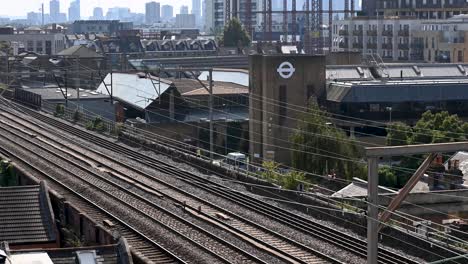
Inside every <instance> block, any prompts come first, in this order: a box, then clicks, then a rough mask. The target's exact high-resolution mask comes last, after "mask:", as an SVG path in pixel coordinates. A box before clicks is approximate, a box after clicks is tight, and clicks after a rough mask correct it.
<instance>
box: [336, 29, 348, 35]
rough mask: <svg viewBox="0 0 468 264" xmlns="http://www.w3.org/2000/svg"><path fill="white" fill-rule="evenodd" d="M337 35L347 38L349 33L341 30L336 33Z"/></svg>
mask: <svg viewBox="0 0 468 264" xmlns="http://www.w3.org/2000/svg"><path fill="white" fill-rule="evenodd" d="M338 34H339V35H340V36H348V35H349V31H348V30H345V29H341V30H340V31H338Z"/></svg>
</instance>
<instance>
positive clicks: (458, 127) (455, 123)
mask: <svg viewBox="0 0 468 264" xmlns="http://www.w3.org/2000/svg"><path fill="white" fill-rule="evenodd" d="M387 132H388V134H387V145H389V146H395V145H403V144H405V143H406V144H411V145H413V144H429V143H447V142H458V141H465V140H467V137H466V136H465V135H466V134H467V133H468V124H467V123H465V122H463V121H462V120H460V118H459V117H458V116H457V115H450V114H449V113H448V112H446V111H444V112H439V113H432V112H431V111H427V112H425V113H424V114H422V116H421V118H420V119H419V120H418V122H417V123H416V124H415V126H414V127H412V128H411V127H409V126H407V125H404V124H401V123H394V124H392V125H390V126H389V127H388V128H387ZM405 137H406V139H405ZM397 159H398V160H400V165H399V166H400V167H404V168H408V169H410V170H408V171H403V170H396V171H395V172H394V173H395V175H396V178H397V179H396V180H397V184H396V185H397V186H396V187H402V186H404V185H405V184H406V182H407V181H408V179H409V178H410V177H411V175H412V173H411V170H415V169H417V168H418V167H419V165H420V163H421V160H423V159H424V156H423V155H413V156H404V157H397Z"/></svg>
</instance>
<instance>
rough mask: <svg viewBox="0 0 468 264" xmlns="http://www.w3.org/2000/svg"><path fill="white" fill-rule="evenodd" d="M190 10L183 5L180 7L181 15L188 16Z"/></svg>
mask: <svg viewBox="0 0 468 264" xmlns="http://www.w3.org/2000/svg"><path fill="white" fill-rule="evenodd" d="M188 10H189V9H188V6H186V5H183V6H181V7H180V14H181V15H188V13H189V12H188Z"/></svg>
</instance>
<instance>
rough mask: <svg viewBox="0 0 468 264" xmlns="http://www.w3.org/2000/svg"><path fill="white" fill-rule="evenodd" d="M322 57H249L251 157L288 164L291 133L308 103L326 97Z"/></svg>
mask: <svg viewBox="0 0 468 264" xmlns="http://www.w3.org/2000/svg"><path fill="white" fill-rule="evenodd" d="M325 68H326V60H325V56H310V55H300V54H297V55H252V56H250V96H249V105H250V107H249V108H250V109H249V127H250V131H249V132H250V148H249V149H250V156H251V157H252V160H253V161H254V162H257V163H261V162H262V160H275V161H278V162H281V163H284V164H289V163H290V161H291V143H290V142H289V141H290V138H291V136H292V133H293V132H294V131H295V130H294V129H295V128H297V120H296V119H298V118H301V116H302V115H303V114H304V112H305V111H306V110H307V108H308V106H309V102H310V100H311V99H312V100H315V98H319V97H322V96H323V94H324V93H325V79H326V78H325Z"/></svg>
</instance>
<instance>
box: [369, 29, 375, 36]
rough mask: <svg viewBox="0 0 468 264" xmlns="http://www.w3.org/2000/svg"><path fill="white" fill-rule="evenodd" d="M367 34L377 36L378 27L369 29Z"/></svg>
mask: <svg viewBox="0 0 468 264" xmlns="http://www.w3.org/2000/svg"><path fill="white" fill-rule="evenodd" d="M367 36H374V37H376V36H377V30H376V29H372V30H367Z"/></svg>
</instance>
